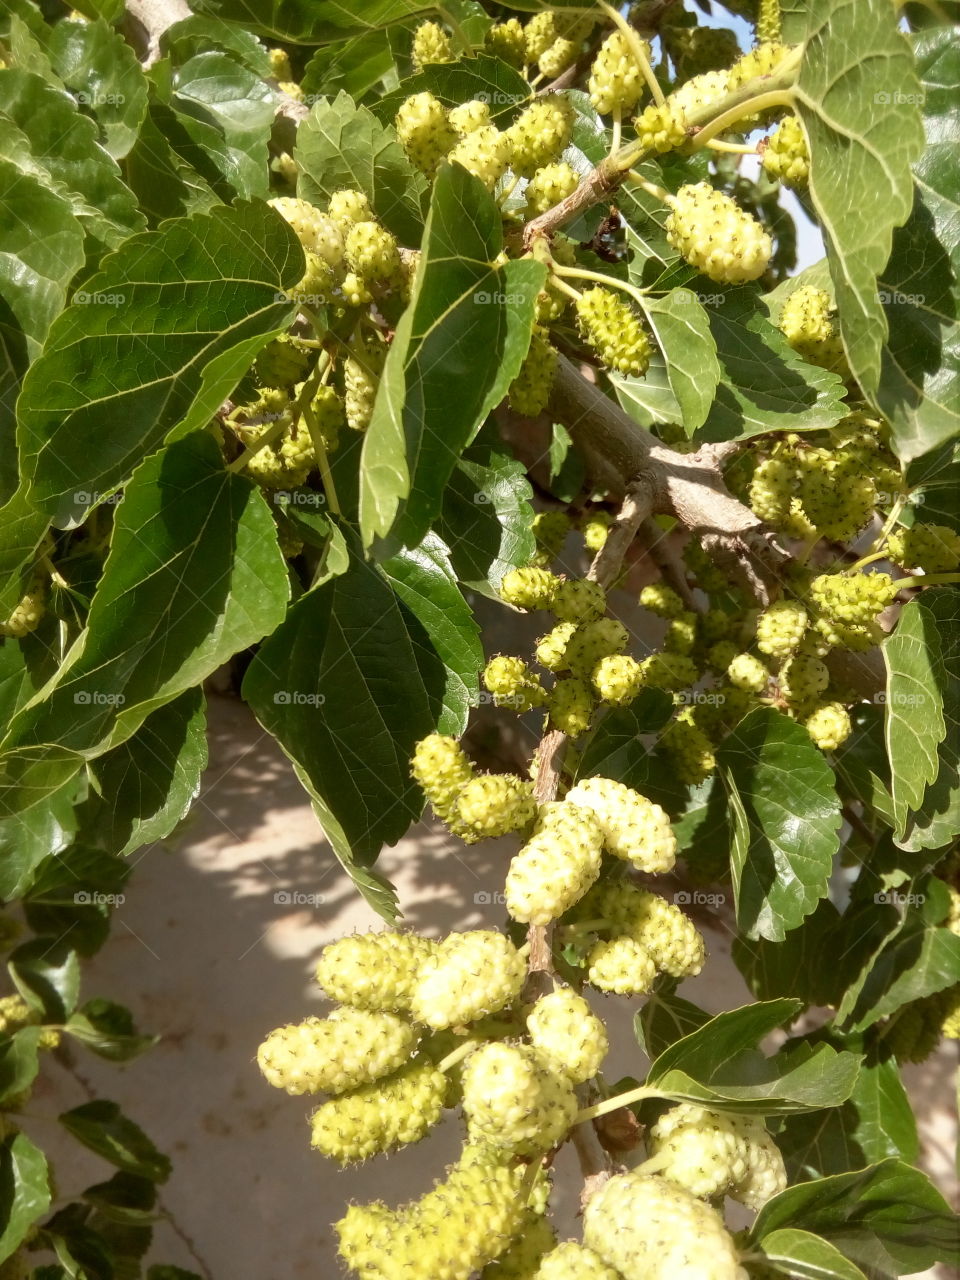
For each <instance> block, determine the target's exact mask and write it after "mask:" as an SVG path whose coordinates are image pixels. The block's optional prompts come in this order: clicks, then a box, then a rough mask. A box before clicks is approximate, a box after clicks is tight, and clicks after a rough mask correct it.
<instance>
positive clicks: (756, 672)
mask: <svg viewBox="0 0 960 1280" xmlns="http://www.w3.org/2000/svg"><path fill="white" fill-rule="evenodd" d="M727 679H728V680H729V681H730V683H731V684H732V685H735V686H736V687H737V688H738V689H746V690H748V691H749V692H750V693H760V692H762V690H764V689H765V688H766V687H767V681H768V680H769V679H770V672H769V671H768V670H767V668H766V667H765V666H764V665H763V663H762V662H761V661H760V659H759V658H755V657H754V656H753V654H752V653H738V654H737V656H736V657H735V658H734V659H733V660H732V661H731V662H730V665H729V666H728V667H727Z"/></svg>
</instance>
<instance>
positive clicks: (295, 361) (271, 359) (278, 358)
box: [253, 334, 309, 387]
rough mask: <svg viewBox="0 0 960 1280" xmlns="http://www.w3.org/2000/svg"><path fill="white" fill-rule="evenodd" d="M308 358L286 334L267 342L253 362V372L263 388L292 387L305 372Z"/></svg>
mask: <svg viewBox="0 0 960 1280" xmlns="http://www.w3.org/2000/svg"><path fill="white" fill-rule="evenodd" d="M308 364H309V358H308V356H307V353H306V351H304V350H303V348H302V347H299V346H298V345H297V344H296V342H295V341H294V340H293V338H291V337H289V336H288V335H287V334H283V335H281V336H280V337H279V338H274V339H273V341H272V342H268V343H267V345H266V346H265V347H264V348H263V350H262V351H261V352H260V354H259V355H258V356H257V358H256V360H255V361H254V365H253V371H254V373H255V374H256V376H257V381H258V382H259V383H260V385H261V386H263V387H292V386H293V384H294V383H295V382H300V381H301V380H302V379H303V377H304V375H305V374H306V372H307V365H308Z"/></svg>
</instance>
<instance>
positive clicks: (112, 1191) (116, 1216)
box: [83, 1172, 157, 1223]
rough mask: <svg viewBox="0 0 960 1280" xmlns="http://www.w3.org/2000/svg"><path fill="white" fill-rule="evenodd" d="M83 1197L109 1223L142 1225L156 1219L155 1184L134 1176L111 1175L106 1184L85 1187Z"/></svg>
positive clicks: (137, 1175) (99, 1183) (131, 1174)
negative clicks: (108, 1220) (109, 1221)
mask: <svg viewBox="0 0 960 1280" xmlns="http://www.w3.org/2000/svg"><path fill="white" fill-rule="evenodd" d="M83 1198H84V1200H86V1201H87V1203H88V1204H92V1205H93V1206H94V1207H95V1208H96V1209H97V1210H98V1211H99V1212H100V1213H101V1214H103V1216H104V1217H106V1218H108V1219H110V1220H111V1221H113V1222H128V1223H144V1222H151V1221H153V1220H154V1219H155V1217H156V1215H155V1213H154V1211H153V1210H154V1206H155V1205H156V1202H157V1188H156V1185H155V1184H154V1183H153V1182H151V1181H150V1179H149V1178H142V1177H140V1175H139V1174H136V1173H123V1172H118V1173H115V1174H114V1175H113V1177H112V1178H108V1179H107V1181H106V1182H98V1183H96V1184H95V1185H94V1186H92V1187H87V1189H86V1191H84V1193H83Z"/></svg>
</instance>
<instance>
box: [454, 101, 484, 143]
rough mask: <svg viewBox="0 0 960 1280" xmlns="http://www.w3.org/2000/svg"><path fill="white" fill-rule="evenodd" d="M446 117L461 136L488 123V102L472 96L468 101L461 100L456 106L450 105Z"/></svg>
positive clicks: (463, 136)
mask: <svg viewBox="0 0 960 1280" xmlns="http://www.w3.org/2000/svg"><path fill="white" fill-rule="evenodd" d="M448 119H449V121H450V123H451V125H453V127H454V129H455V130H456V132H457V133H458V134H459V136H460V137H461V138H465V137H466V136H467V134H468V133H473V131H474V130H475V129H482V128H483V127H484V125H488V124H489V123H490V104H489V103H488V102H481V101H480V99H479V98H472V99H471V100H470V101H469V102H461V103H460V105H459V106H458V107H451V108H450V112H449V115H448Z"/></svg>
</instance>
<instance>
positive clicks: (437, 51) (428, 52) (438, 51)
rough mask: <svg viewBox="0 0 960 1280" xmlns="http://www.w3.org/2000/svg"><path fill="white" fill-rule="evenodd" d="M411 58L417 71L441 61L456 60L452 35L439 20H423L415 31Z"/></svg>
mask: <svg viewBox="0 0 960 1280" xmlns="http://www.w3.org/2000/svg"><path fill="white" fill-rule="evenodd" d="M410 56H411V58H412V60H413V66H414V69H415V70H416V71H422V70H423V68H424V67H428V66H431V65H433V64H435V63H439V62H456V60H457V59H456V55H455V54H454V52H453V46H452V45H451V43H450V37H449V36H448V35H447V33H446V32H445V31H444V29H443V27H441V26H440V24H439V23H437V22H421V23H420V25H419V27H417V29H416V31H415V32H414V33H413V49H412V50H411V55H410Z"/></svg>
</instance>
